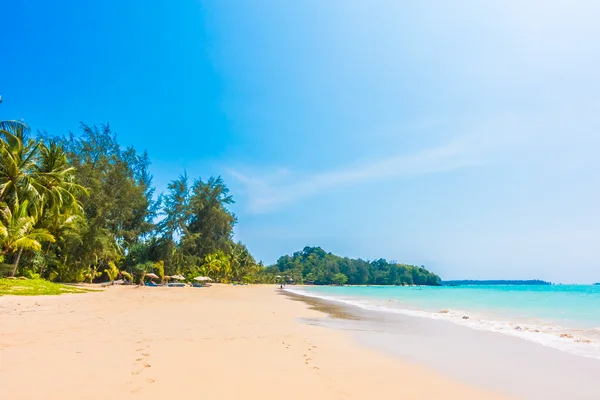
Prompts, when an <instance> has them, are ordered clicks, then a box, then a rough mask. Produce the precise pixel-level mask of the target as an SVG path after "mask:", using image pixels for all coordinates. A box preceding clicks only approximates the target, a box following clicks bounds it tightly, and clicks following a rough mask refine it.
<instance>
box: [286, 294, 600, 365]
mask: <svg viewBox="0 0 600 400" xmlns="http://www.w3.org/2000/svg"><path fill="white" fill-rule="evenodd" d="M287 290H289V291H290V292H294V293H297V294H301V295H305V296H311V297H317V298H321V299H325V300H330V301H335V302H340V303H344V304H347V305H350V306H356V307H360V308H361V309H363V310H370V311H377V312H382V313H396V314H405V315H411V316H416V317H422V318H431V319H440V320H446V321H451V322H454V323H456V324H460V325H463V326H467V327H469V328H472V329H478V330H486V331H493V332H499V333H502V334H506V335H511V336H516V337H519V338H522V339H525V340H529V341H533V342H536V343H539V344H542V345H544V346H548V347H553V348H556V349H559V350H562V351H566V352H569V353H572V354H577V355H580V356H586V357H592V358H596V359H600V286H591V285H539V286H538V285H535V286H533V285H532V286H519V285H481V286H476V285H470V286H441V287H397V286H366V287H355V286H344V287H333V286H299V287H293V286H292V287H289V288H288V289H287Z"/></svg>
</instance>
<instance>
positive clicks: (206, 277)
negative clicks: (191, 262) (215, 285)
mask: <svg viewBox="0 0 600 400" xmlns="http://www.w3.org/2000/svg"><path fill="white" fill-rule="evenodd" d="M194 280H195V281H200V282H204V281H212V279H210V278H209V277H208V276H197V277H195V278H194Z"/></svg>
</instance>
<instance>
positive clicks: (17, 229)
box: [0, 200, 55, 276]
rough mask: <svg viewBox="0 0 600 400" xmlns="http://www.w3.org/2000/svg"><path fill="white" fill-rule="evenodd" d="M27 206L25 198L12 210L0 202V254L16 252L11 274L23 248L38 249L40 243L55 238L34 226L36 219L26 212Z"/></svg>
mask: <svg viewBox="0 0 600 400" xmlns="http://www.w3.org/2000/svg"><path fill="white" fill-rule="evenodd" d="M28 206H29V204H28V201H27V200H25V201H24V202H23V203H21V204H20V205H19V207H18V208H17V210H16V212H13V210H11V208H10V207H9V206H8V205H7V204H6V203H2V204H0V248H1V249H2V250H1V251H0V254H1V255H3V256H4V255H6V254H9V253H17V256H16V257H15V260H14V262H13V267H12V269H11V276H14V275H15V272H16V271H17V267H18V265H19V259H20V258H21V254H22V253H23V250H40V249H41V248H42V243H44V242H54V240H55V239H54V236H52V235H51V234H50V233H49V232H48V231H47V230H46V229H41V228H35V224H36V220H35V218H34V217H32V216H30V215H29V214H28Z"/></svg>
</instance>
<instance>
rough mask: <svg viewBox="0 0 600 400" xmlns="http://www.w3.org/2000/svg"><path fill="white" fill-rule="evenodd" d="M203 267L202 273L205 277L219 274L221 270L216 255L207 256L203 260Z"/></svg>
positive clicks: (219, 261)
mask: <svg viewBox="0 0 600 400" xmlns="http://www.w3.org/2000/svg"><path fill="white" fill-rule="evenodd" d="M204 261H205V262H204V265H203V266H202V267H203V268H202V271H203V273H204V274H206V276H210V275H213V276H214V274H217V273H219V271H220V270H221V260H219V258H218V256H217V255H216V254H208V255H207V256H206V257H205V258H204Z"/></svg>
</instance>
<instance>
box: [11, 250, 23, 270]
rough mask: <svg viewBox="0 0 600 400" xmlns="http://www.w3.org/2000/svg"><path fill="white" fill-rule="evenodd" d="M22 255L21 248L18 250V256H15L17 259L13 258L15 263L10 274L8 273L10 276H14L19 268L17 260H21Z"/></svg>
mask: <svg viewBox="0 0 600 400" xmlns="http://www.w3.org/2000/svg"><path fill="white" fill-rule="evenodd" d="M22 253H23V248H22V247H21V248H20V249H19V254H17V258H15V262H14V263H13V269H12V272H11V273H10V276H15V274H16V273H17V268H18V267H19V260H20V259H21V254H22Z"/></svg>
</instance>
